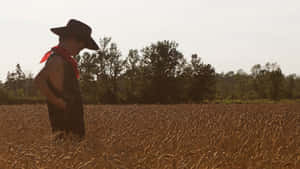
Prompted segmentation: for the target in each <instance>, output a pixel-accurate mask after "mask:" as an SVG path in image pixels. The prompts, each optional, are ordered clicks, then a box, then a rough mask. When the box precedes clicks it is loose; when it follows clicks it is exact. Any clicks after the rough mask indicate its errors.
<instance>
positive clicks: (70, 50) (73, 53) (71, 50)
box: [59, 43, 78, 56]
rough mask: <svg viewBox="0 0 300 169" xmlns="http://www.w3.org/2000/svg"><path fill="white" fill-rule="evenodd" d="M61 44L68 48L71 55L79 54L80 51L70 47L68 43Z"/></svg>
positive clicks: (60, 44)
mask: <svg viewBox="0 0 300 169" xmlns="http://www.w3.org/2000/svg"><path fill="white" fill-rule="evenodd" d="M59 46H60V47H62V48H64V49H65V50H67V51H68V52H69V53H70V55H71V56H75V55H77V54H78V52H77V51H76V50H74V49H73V48H72V47H70V46H69V45H68V44H66V43H59Z"/></svg>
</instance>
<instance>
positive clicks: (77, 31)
mask: <svg viewBox="0 0 300 169" xmlns="http://www.w3.org/2000/svg"><path fill="white" fill-rule="evenodd" d="M50 30H51V31H52V32H53V33H55V34H56V35H58V36H61V37H63V36H66V35H67V36H70V35H71V36H74V37H76V38H78V39H80V40H82V41H83V42H85V44H86V46H85V47H86V48H88V49H92V50H98V49H99V46H98V45H97V43H96V42H95V41H94V40H93V38H92V37H91V33H92V29H91V28H90V27H89V26H88V25H87V24H85V23H83V22H81V21H78V20H75V19H71V20H70V21H69V22H68V24H67V25H66V26H63V27H57V28H51V29H50Z"/></svg>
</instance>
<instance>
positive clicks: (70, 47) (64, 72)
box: [35, 19, 99, 139]
mask: <svg viewBox="0 0 300 169" xmlns="http://www.w3.org/2000/svg"><path fill="white" fill-rule="evenodd" d="M51 31H52V32H53V33H55V34H56V35H58V36H59V44H58V46H55V47H53V48H52V49H51V50H50V51H49V52H47V53H46V54H45V56H44V57H43V58H42V60H41V63H42V62H44V61H47V63H46V64H45V66H44V68H43V69H42V70H41V71H40V72H39V74H38V75H37V76H36V78H35V84H36V86H37V87H38V88H39V89H40V91H41V93H42V94H43V95H45V96H46V98H47V106H48V112H49V119H50V124H51V127H52V132H53V133H54V134H55V135H56V139H62V138H63V137H64V136H65V135H66V134H67V135H69V134H72V135H73V136H76V137H78V138H80V139H83V138H84V136H85V126H84V113H83V105H82V98H81V92H80V87H79V83H78V77H79V71H78V68H77V62H76V61H75V59H73V58H72V56H75V55H77V54H78V53H79V52H80V51H81V50H82V49H84V48H88V49H92V50H98V49H99V47H98V45H97V44H96V42H95V41H94V40H93V39H92V38H91V32H92V29H91V28H90V27H89V26H88V25H86V24H84V23H82V22H80V21H78V20H74V19H72V20H70V21H69V22H68V24H67V25H66V26H64V27H58V28H52V29H51Z"/></svg>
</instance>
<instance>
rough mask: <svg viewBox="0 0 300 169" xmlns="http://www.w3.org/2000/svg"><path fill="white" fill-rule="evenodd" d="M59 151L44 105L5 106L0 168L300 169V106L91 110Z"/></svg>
mask: <svg viewBox="0 0 300 169" xmlns="http://www.w3.org/2000/svg"><path fill="white" fill-rule="evenodd" d="M85 112H86V116H85V121H86V129H87V137H86V140H85V141H84V142H82V143H80V144H78V145H76V144H75V143H72V142H70V141H66V142H64V143H61V144H58V145H55V144H53V143H52V142H51V139H50V135H51V132H50V126H49V121H48V114H47V108H46V106H44V105H38V106H31V105H24V106H0V168H1V169H7V168H8V169H9V168H26V169H27V168H28V169H35V168H39V169H41V168H44V169H46V168H47V169H48V168H49V169H55V168H59V169H62V168H76V169H77V168H81V169H83V168H99V169H101V168H106V169H115V168H120V169H125V168H129V169H134V168H139V169H148V168H149V169H150V168H157V169H164V168H170V169H171V168H172V169H175V168H180V169H185V168H186V169H188V168H195V169H202V168H207V169H208V168H210V169H216V168H222V169H223V168H224V169H239V168H240V169H252V168H253V169H254V168H257V169H264V168H265V169H269V168H270V169H271V168H272V169H277V168H278V169H283V168H287V169H288V168H293V169H299V168H300V134H299V133H300V105H299V104H298V105H297V104H252V105H251V104H248V105H174V106H159V105H149V106H135V105H130V106H87V107H85Z"/></svg>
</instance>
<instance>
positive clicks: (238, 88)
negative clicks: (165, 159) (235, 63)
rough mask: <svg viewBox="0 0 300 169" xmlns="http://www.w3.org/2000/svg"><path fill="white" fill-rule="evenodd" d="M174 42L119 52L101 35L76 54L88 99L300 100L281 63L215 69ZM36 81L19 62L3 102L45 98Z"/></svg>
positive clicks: (298, 82)
mask: <svg viewBox="0 0 300 169" xmlns="http://www.w3.org/2000/svg"><path fill="white" fill-rule="evenodd" d="M178 45H179V44H178V43H177V42H175V41H167V40H166V41H158V42H156V43H152V44H150V45H149V46H146V47H144V48H143V49H141V50H137V49H131V50H129V52H128V55H126V56H124V55H122V53H121V52H120V50H119V48H118V46H117V44H116V43H113V42H112V39H111V38H109V37H104V38H101V39H100V49H99V50H98V51H96V52H84V53H83V54H80V55H77V56H75V59H76V60H77V61H78V65H79V70H80V80H79V82H80V86H81V90H82V96H83V100H84V102H85V103H90V104H100V103H101V104H176V103H201V102H209V101H213V100H224V99H225V100H226V99H238V100H256V99H270V100H280V99H299V98H300V77H297V76H296V75H295V74H291V75H287V76H285V75H284V74H283V73H282V70H281V68H280V66H279V65H278V64H277V63H266V64H265V65H260V64H257V65H254V66H253V67H252V69H251V73H246V72H245V71H243V70H242V69H240V70H238V71H236V72H234V71H230V72H227V73H216V72H215V68H214V67H213V66H212V65H210V64H207V63H204V62H203V61H202V59H201V58H200V57H199V56H198V55H197V54H193V55H192V56H191V59H190V61H187V59H186V57H184V55H183V54H182V52H180V51H179V50H178ZM44 102H45V99H44V98H43V97H42V96H41V94H40V93H39V91H37V89H36V88H35V86H34V83H33V75H32V74H29V75H25V73H24V72H23V71H22V69H21V66H20V65H19V64H18V65H16V69H15V70H14V71H11V72H8V74H7V78H6V81H5V82H3V83H0V103H2V104H15V103H44Z"/></svg>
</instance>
